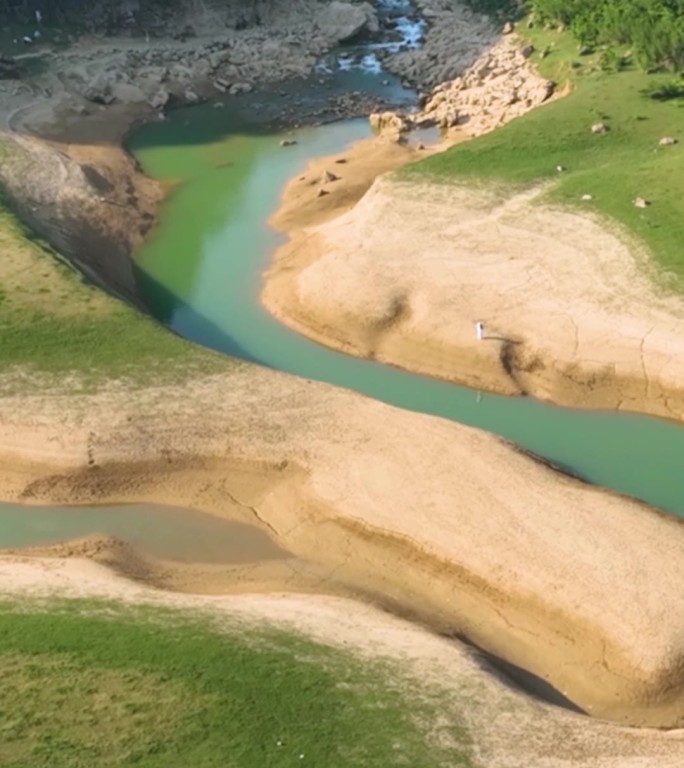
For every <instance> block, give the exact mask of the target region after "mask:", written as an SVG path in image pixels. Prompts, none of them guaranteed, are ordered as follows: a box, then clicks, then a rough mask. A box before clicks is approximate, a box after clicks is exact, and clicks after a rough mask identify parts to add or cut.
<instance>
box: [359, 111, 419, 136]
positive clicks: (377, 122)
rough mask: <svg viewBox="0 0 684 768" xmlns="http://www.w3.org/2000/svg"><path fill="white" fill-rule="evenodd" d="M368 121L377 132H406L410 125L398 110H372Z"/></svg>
mask: <svg viewBox="0 0 684 768" xmlns="http://www.w3.org/2000/svg"><path fill="white" fill-rule="evenodd" d="M368 121H369V123H370V127H371V128H372V130H373V131H375V132H376V133H379V134H382V133H396V134H399V133H404V132H405V131H408V129H409V126H408V123H407V122H406V120H405V119H404V118H403V117H402V116H401V115H398V114H397V113H396V112H372V113H371V114H370V115H369V117H368Z"/></svg>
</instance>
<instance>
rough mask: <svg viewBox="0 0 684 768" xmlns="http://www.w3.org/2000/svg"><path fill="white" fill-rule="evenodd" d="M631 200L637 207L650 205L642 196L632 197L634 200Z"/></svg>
mask: <svg viewBox="0 0 684 768" xmlns="http://www.w3.org/2000/svg"><path fill="white" fill-rule="evenodd" d="M632 202H633V203H634V205H635V206H636V207H637V208H648V206H649V205H650V203H649V202H648V200H646V199H645V198H643V197H636V198H634V200H632Z"/></svg>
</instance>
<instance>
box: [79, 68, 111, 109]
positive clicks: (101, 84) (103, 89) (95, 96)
mask: <svg viewBox="0 0 684 768" xmlns="http://www.w3.org/2000/svg"><path fill="white" fill-rule="evenodd" d="M114 80H115V78H114V77H113V76H112V75H110V74H109V73H106V72H101V73H100V74H99V75H96V76H95V77H94V78H93V79H92V80H91V81H90V83H89V84H88V86H87V87H86V89H85V91H84V92H83V96H84V98H86V99H88V101H92V102H94V103H95V104H111V103H112V102H113V101H114V100H115V98H116V97H115V96H114V91H113V88H112V84H113V82H114Z"/></svg>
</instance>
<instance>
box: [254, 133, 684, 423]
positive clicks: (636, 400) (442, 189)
mask: <svg viewBox="0 0 684 768" xmlns="http://www.w3.org/2000/svg"><path fill="white" fill-rule="evenodd" d="M359 152H360V157H361V158H363V153H364V150H363V148H361V149H360V150H359ZM361 162H362V161H361ZM542 193H543V190H539V189H537V190H533V191H530V192H526V193H521V194H517V195H513V196H511V195H510V194H507V193H506V192H505V191H501V190H488V189H477V190H473V189H469V188H465V187H457V186H448V185H446V186H439V185H431V186H430V185H421V186H419V185H415V184H406V183H400V182H396V181H392V180H391V179H388V178H383V179H380V180H378V181H376V182H375V184H374V185H373V187H372V189H371V190H370V191H369V192H368V194H366V195H365V197H363V199H362V200H361V201H360V202H359V203H358V204H357V205H356V206H355V207H354V208H353V209H352V210H349V211H347V212H346V213H344V215H341V216H339V217H337V218H335V220H329V219H325V220H324V223H323V224H322V225H316V224H313V222H316V217H315V213H314V203H310V208H311V210H308V211H305V212H303V213H302V214H301V220H300V222H297V220H296V216H295V215H294V213H293V211H294V210H296V208H295V206H296V205H297V203H298V200H299V197H300V194H299V191H298V189H297V187H296V185H295V184H294V183H293V185H291V187H290V188H289V189H288V191H287V193H286V197H285V201H284V213H283V214H281V215H279V216H277V217H276V218H275V220H274V221H275V223H276V224H277V225H280V226H283V227H286V228H287V229H288V231H289V232H290V233H291V234H292V239H291V241H290V244H289V245H288V246H286V247H285V248H284V249H283V250H282V251H281V253H280V254H279V255H278V257H277V260H276V264H275V266H274V267H273V269H272V270H271V272H270V273H269V275H268V281H267V285H266V289H265V292H264V300H265V303H266V305H267V306H268V308H269V309H270V310H271V311H273V312H274V314H276V315H277V316H278V317H279V318H280V319H281V320H282V321H283V322H285V323H287V324H289V325H291V326H293V327H295V328H296V329H297V330H298V331H300V332H302V333H304V334H306V335H308V336H311V337H312V338H315V339H316V340H318V341H321V342H323V343H325V344H328V345H330V346H333V347H336V348H338V349H341V350H343V351H345V352H348V353H351V354H356V355H359V356H362V357H372V358H376V359H378V360H381V361H384V362H388V363H392V364H394V365H398V366H400V367H403V368H407V369H409V370H413V371H418V372H420V373H425V374H429V375H433V376H438V377H440V378H445V379H448V380H451V381H455V382H458V383H462V384H466V385H469V386H473V387H477V388H481V389H487V390H491V391H495V392H501V393H504V394H520V393H529V394H533V395H535V396H536V397H539V398H542V399H548V400H552V401H554V402H556V403H560V404H563V405H579V406H589V407H606V408H619V409H624V410H631V411H639V412H644V413H651V414H654V415H658V416H666V417H669V418H675V419H681V418H682V417H684V386H683V384H682V382H684V300H682V299H681V297H679V296H676V295H669V294H667V293H666V291H665V289H664V288H662V289H661V288H657V287H656V284H655V282H654V280H653V279H652V277H653V276H652V275H651V274H649V271H648V268H647V266H646V256H645V255H644V254H642V253H639V250H638V248H637V247H636V246H635V245H634V244H633V243H630V242H628V241H627V240H626V239H625V237H624V236H623V235H622V234H621V233H620V232H619V231H617V229H614V230H613V231H611V230H610V229H609V228H607V224H606V223H605V222H604V221H600V220H599V219H597V218H595V217H592V216H590V215H589V214H581V213H578V212H572V211H567V210H558V209H555V208H549V207H548V206H545V205H541V204H539V203H538V201H537V200H536V198H537V197H539V196H540V195H541V194H542ZM291 209H292V211H291ZM476 320H482V321H484V323H485V329H486V334H485V335H486V339H485V340H484V342H478V340H477V338H476V335H475V330H474V327H475V321H476Z"/></svg>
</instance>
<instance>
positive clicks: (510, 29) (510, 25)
mask: <svg viewBox="0 0 684 768" xmlns="http://www.w3.org/2000/svg"><path fill="white" fill-rule="evenodd" d="M514 29H515V26H514V25H513V22H512V21H507V22H506V23H505V24H504V25H503V29H502V30H501V32H502V34H504V35H510V34H511V33H512V32H513V30H514Z"/></svg>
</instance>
